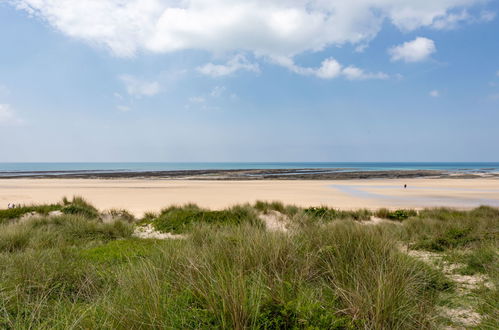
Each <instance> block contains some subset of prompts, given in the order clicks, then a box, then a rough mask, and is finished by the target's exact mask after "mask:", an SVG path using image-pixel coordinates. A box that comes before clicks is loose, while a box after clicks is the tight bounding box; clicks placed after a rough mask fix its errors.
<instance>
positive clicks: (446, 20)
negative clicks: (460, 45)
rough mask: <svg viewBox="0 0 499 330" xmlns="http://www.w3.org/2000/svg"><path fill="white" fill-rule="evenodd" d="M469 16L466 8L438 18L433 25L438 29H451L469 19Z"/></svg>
mask: <svg viewBox="0 0 499 330" xmlns="http://www.w3.org/2000/svg"><path fill="white" fill-rule="evenodd" d="M471 19H472V18H471V16H470V15H469V14H468V12H467V11H466V10H463V11H461V12H460V13H455V14H449V15H446V16H443V17H440V18H438V19H437V20H435V22H434V23H433V26H434V27H435V28H436V29H438V30H451V29H455V28H456V27H458V26H459V24H460V23H462V22H466V21H469V20H471Z"/></svg>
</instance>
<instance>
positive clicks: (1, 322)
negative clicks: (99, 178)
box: [0, 198, 499, 329]
mask: <svg viewBox="0 0 499 330" xmlns="http://www.w3.org/2000/svg"><path fill="white" fill-rule="evenodd" d="M35 208H36V211H33V210H34V209H35ZM15 210H16V212H18V213H10V214H9V215H7V214H8V213H7V212H8V211H9V212H10V210H0V215H1V217H0V219H2V222H1V223H0V274H2V276H0V328H7V329H25V328H44V329H45V328H61V329H62V328H64V329H65V328H77V329H80V328H84V329H87V328H101V329H116V328H118V329H122V328H131V329H135V328H141V329H148V328H161V329H163V328H168V329H170V328H175V329H176V328H182V329H183V328H236V329H244V328H252V329H438V328H443V327H445V326H447V325H451V326H456V327H460V326H463V325H462V324H459V322H458V321H455V320H451V319H449V318H448V317H444V316H442V315H440V313H441V310H442V309H443V308H454V307H456V306H457V307H460V306H466V307H467V308H472V309H473V310H474V311H476V312H477V313H480V314H481V319H480V320H479V321H478V322H479V323H480V324H479V325H477V326H478V327H479V328H484V329H488V328H497V326H498V324H497V320H498V317H497V316H498V315H497V311H498V310H499V309H498V307H499V306H498V301H499V299H498V298H499V292H498V290H497V288H498V285H499V274H498V272H499V265H498V254H497V253H498V246H499V245H498V229H499V228H498V227H499V211H498V210H497V209H494V208H487V207H481V208H477V209H475V210H471V211H456V210H450V209H429V210H422V211H420V212H418V213H417V214H416V213H412V212H411V211H407V210H399V211H401V212H399V211H394V212H391V211H386V212H385V211H382V210H379V211H378V213H375V214H373V212H371V211H369V210H359V211H340V210H335V209H331V208H326V207H317V208H307V209H301V208H298V207H294V206H285V205H283V204H281V203H278V202H272V203H266V202H257V203H256V204H255V205H254V206H250V205H243V206H237V207H232V208H228V209H225V210H220V211H210V210H205V209H202V208H199V207H197V206H195V205H186V206H183V207H169V208H167V209H164V210H163V211H161V212H160V213H159V214H154V213H148V214H146V215H145V216H144V218H143V219H142V220H140V221H135V220H134V218H133V216H132V215H131V214H129V213H127V212H125V211H123V210H114V211H108V212H106V213H105V214H100V213H99V211H98V210H97V209H95V208H94V207H93V206H92V205H90V204H89V203H87V202H85V201H84V200H82V199H81V198H74V199H73V200H71V201H68V200H64V201H63V202H62V203H61V204H60V205H59V204H58V205H50V206H32V207H27V208H24V209H23V212H20V211H19V210H21V208H19V209H15ZM43 210H45V211H43ZM51 210H61V211H62V212H63V213H62V215H57V216H47V214H48V212H50V211H51ZM3 212H5V213H3ZM26 212H37V213H39V214H41V215H42V216H40V217H33V218H24V219H23V220H16V219H14V218H19V217H21V216H22V215H23V214H24V213H26ZM269 212H280V213H282V214H284V215H286V218H287V220H288V221H289V222H290V224H289V227H290V228H291V229H290V230H289V231H288V232H280V231H269V230H266V229H265V225H264V222H263V221H262V220H260V219H259V214H262V213H269ZM379 212H381V213H382V212H385V213H384V214H385V216H383V218H388V219H390V217H389V216H388V215H389V214H392V213H393V214H394V215H396V216H395V218H392V219H394V220H397V221H393V222H384V223H381V224H379V225H376V226H366V225H364V224H363V223H361V222H359V221H356V220H363V221H366V220H368V219H369V218H370V217H371V216H372V215H377V216H379V217H381V216H380V215H379V214H381V213H379ZM13 214H14V215H15V216H12V215H13ZM4 215H5V216H4ZM406 215H407V217H406ZM106 216H107V217H106ZM352 220H353V221H352ZM400 220H403V221H400ZM141 225H152V226H153V227H154V228H156V229H157V230H159V231H162V232H169V233H182V234H184V235H185V238H184V239H167V240H157V239H139V238H136V237H133V235H132V234H133V231H134V227H135V226H141ZM405 247H410V248H412V249H418V250H416V252H421V251H423V252H425V253H431V255H432V256H435V258H437V257H438V258H440V259H438V260H440V263H448V264H455V265H459V267H455V274H456V275H459V274H467V275H469V276H471V275H473V274H478V275H479V276H482V277H483V278H484V279H486V281H487V283H485V284H487V285H485V284H481V285H477V286H476V287H474V288H472V289H469V290H468V291H467V292H468V293H467V294H466V295H463V294H462V291H459V290H457V289H456V288H458V287H459V286H460V285H461V284H460V283H458V282H455V281H454V280H453V276H454V275H453V274H454V273H449V272H448V271H445V272H443V271H442V270H443V269H444V268H442V267H441V265H440V264H439V263H438V262H436V263H433V262H428V261H425V260H423V259H421V258H417V257H414V256H411V255H409V254H408V253H406V252H405V250H404V249H405ZM426 251H429V252H426ZM459 288H460V287H459ZM460 290H463V289H462V288H460Z"/></svg>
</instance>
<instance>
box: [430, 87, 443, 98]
mask: <svg viewBox="0 0 499 330" xmlns="http://www.w3.org/2000/svg"><path fill="white" fill-rule="evenodd" d="M429 94H430V96H431V97H439V96H440V92H439V91H438V90H436V89H434V90H432V91H430V93H429Z"/></svg>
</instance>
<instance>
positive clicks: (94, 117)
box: [0, 0, 499, 162]
mask: <svg viewBox="0 0 499 330" xmlns="http://www.w3.org/2000/svg"><path fill="white" fill-rule="evenodd" d="M498 14H499V2H498V1H497V0H493V1H492V0H490V1H486V0H355V1H352V0H86V1H74V0H0V162H126V161H136V162H270V161H280V162H284V161H299V162H301V161H310V162H312V161H330V162H334V161H337V162H347V161H351V162H354V161H373V162H376V161H402V162H403V161H406V162H411V161H435V162H437V161H449V162H453V161H469V162H473V161H499V17H498Z"/></svg>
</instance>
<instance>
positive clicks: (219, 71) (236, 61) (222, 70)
mask: <svg viewBox="0 0 499 330" xmlns="http://www.w3.org/2000/svg"><path fill="white" fill-rule="evenodd" d="M197 70H198V71H199V72H201V73H202V74H205V75H208V76H212V77H221V76H228V75H230V74H233V73H235V72H236V71H240V70H243V71H251V72H256V73H259V72H260V67H259V66H258V64H257V63H251V62H250V61H248V59H247V58H246V57H245V56H244V55H242V54H238V55H236V56H234V57H233V58H232V59H230V60H229V61H228V62H227V63H226V64H213V63H207V64H205V65H203V66H201V67H199V68H198V69H197Z"/></svg>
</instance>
